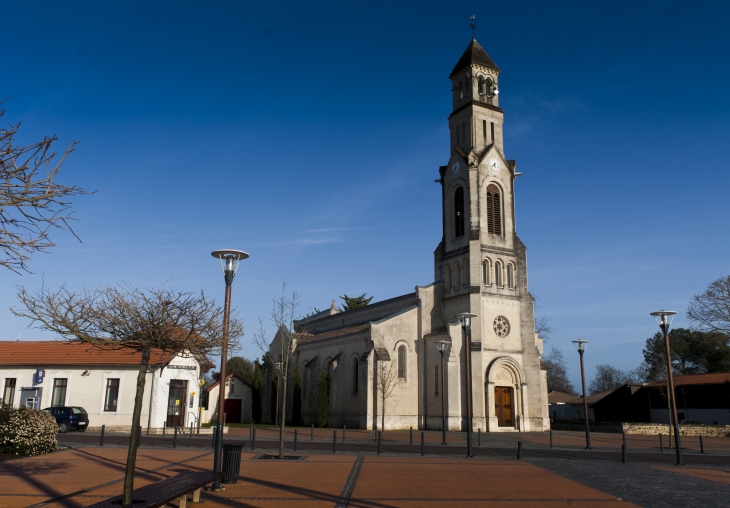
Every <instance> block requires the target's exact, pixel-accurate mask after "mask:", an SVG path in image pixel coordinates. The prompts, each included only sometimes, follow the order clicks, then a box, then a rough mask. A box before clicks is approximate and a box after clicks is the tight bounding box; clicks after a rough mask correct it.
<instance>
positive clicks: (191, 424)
mask: <svg viewBox="0 0 730 508" xmlns="http://www.w3.org/2000/svg"><path fill="white" fill-rule="evenodd" d="M190 437H193V422H190Z"/></svg>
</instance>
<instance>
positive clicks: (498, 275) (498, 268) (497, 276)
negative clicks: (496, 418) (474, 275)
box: [494, 261, 504, 288]
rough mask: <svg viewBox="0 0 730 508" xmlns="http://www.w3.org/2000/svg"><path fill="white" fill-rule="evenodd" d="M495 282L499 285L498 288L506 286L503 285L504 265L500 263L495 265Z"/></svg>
mask: <svg viewBox="0 0 730 508" xmlns="http://www.w3.org/2000/svg"><path fill="white" fill-rule="evenodd" d="M494 282H495V283H496V284H497V287H498V288H501V287H503V286H504V285H503V284H502V263H501V262H499V261H497V262H496V263H494Z"/></svg>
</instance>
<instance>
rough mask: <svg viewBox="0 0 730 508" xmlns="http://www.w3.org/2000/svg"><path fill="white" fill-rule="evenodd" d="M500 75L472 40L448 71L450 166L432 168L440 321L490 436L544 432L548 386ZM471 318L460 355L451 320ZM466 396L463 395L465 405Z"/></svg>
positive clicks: (478, 416)
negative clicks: (438, 219) (437, 188)
mask: <svg viewBox="0 0 730 508" xmlns="http://www.w3.org/2000/svg"><path fill="white" fill-rule="evenodd" d="M499 76H500V69H499V67H498V66H497V64H496V63H495V62H494V60H492V58H491V57H490V56H489V55H488V54H487V52H486V51H485V50H484V48H483V47H482V46H481V45H480V44H479V43H478V42H477V40H476V39H475V38H472V40H471V42H470V43H469V45H468V46H467V48H466V51H464V53H463V54H462V55H461V58H459V60H458V62H457V63H456V66H454V69H453V70H452V71H451V74H450V75H449V79H450V80H451V114H450V115H449V118H448V122H449V133H450V139H449V160H448V163H447V165H446V166H441V167H440V168H439V173H440V179H439V180H437V182H439V183H440V184H441V190H442V198H441V201H442V217H443V219H442V221H443V222H442V224H443V237H442V240H441V243H440V244H439V246H438V247H437V249H436V251H435V252H434V270H435V274H434V275H435V280H436V281H437V282H440V283H441V316H443V321H444V325H445V327H446V328H447V329H448V330H449V331H448V334H449V336H450V340H451V341H452V347H453V348H454V349H453V354H454V357H453V358H454V359H456V361H458V362H459V365H460V367H459V373H460V377H461V380H460V383H461V384H460V385H459V386H465V378H466V376H467V374H466V370H464V368H463V365H465V360H466V358H467V355H469V358H470V363H471V369H470V372H471V386H472V388H473V407H474V413H473V417H474V422H475V423H474V424H475V425H477V426H479V427H481V428H486V429H488V430H489V431H508V430H522V431H525V430H530V429H534V430H536V429H544V428H547V426H548V425H549V419H548V418H547V391H546V386H547V381H546V377H545V373H544V371H542V370H541V366H540V365H541V364H540V357H541V355H542V339H541V338H540V337H538V336H537V334H536V333H535V317H534V311H533V308H534V299H533V297H532V296H531V295H530V293H529V292H528V288H527V249H526V248H525V246H524V244H523V243H522V242H521V241H520V239H519V237H518V236H517V233H516V227H515V224H516V222H515V207H514V191H515V179H516V178H517V177H518V176H519V175H520V173H518V172H517V166H516V163H515V161H514V160H511V159H506V158H505V155H504V138H503V124H504V112H503V111H502V109H501V108H500V105H499V97H500V95H499V92H500V90H499ZM463 312H468V313H471V314H474V315H476V316H477V317H476V318H474V319H473V320H472V322H471V348H470V351H466V350H465V347H466V346H465V343H464V342H463V341H462V338H461V330H460V327H457V325H455V324H454V323H456V315H457V314H460V313H463ZM451 327H454V328H453V329H452V328H451ZM464 397H466V395H464V394H463V393H462V394H461V395H460V398H461V399H462V400H465V399H464Z"/></svg>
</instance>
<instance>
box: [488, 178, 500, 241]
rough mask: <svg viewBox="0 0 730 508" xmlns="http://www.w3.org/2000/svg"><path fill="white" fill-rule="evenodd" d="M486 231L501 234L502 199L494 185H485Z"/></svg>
mask: <svg viewBox="0 0 730 508" xmlns="http://www.w3.org/2000/svg"><path fill="white" fill-rule="evenodd" d="M487 232H488V233H489V234H492V235H501V234H502V200H501V199H500V195H499V189H498V188H497V186H496V185H490V186H489V187H487Z"/></svg>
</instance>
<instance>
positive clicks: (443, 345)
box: [436, 340, 451, 445]
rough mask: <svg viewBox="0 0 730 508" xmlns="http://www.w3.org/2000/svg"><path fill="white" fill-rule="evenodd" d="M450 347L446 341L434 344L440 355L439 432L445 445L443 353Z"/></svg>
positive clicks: (449, 343)
mask: <svg viewBox="0 0 730 508" xmlns="http://www.w3.org/2000/svg"><path fill="white" fill-rule="evenodd" d="M450 345H451V342H450V341H448V340H440V341H438V342H437V343H436V349H438V350H439V353H441V432H442V434H443V439H442V443H441V444H443V445H445V444H446V393H445V392H444V353H446V350H447V349H448V348H449V346H450Z"/></svg>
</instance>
